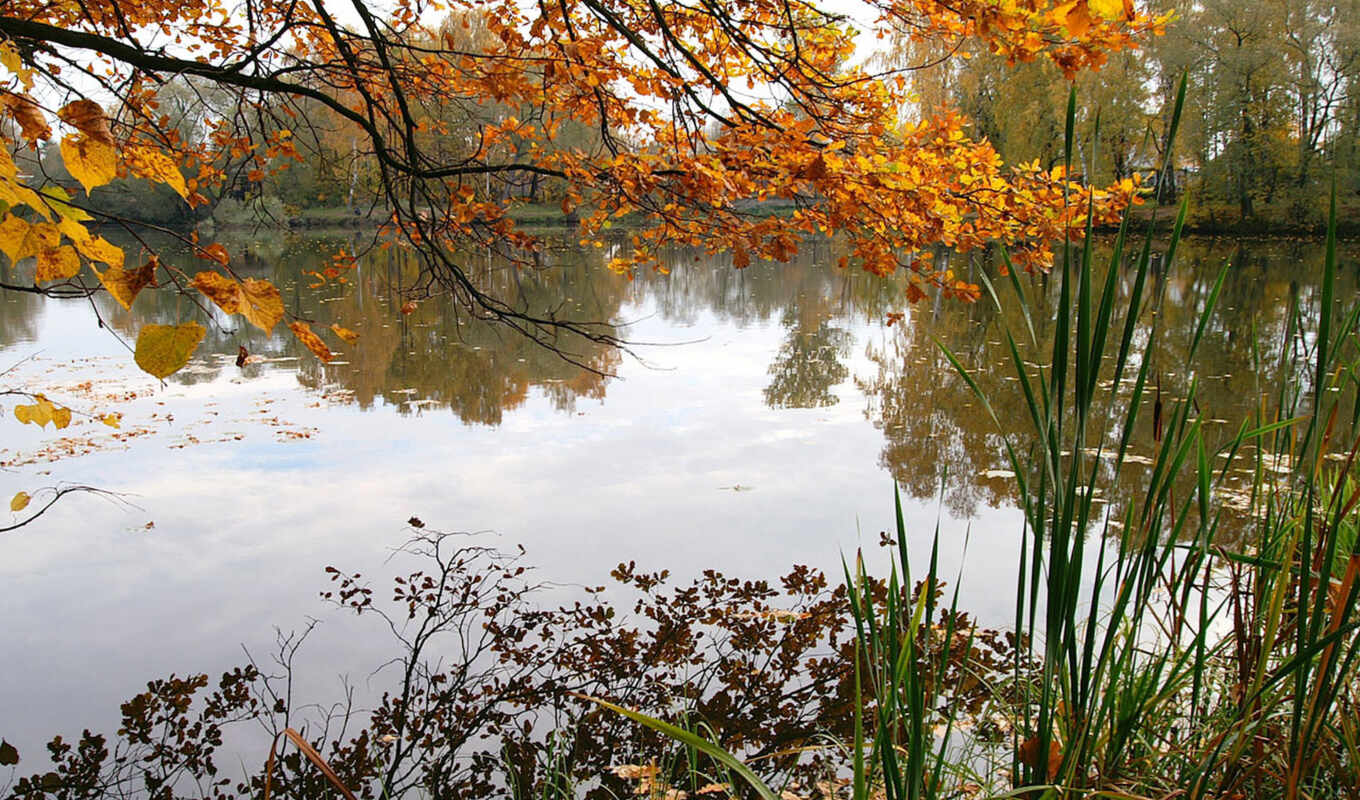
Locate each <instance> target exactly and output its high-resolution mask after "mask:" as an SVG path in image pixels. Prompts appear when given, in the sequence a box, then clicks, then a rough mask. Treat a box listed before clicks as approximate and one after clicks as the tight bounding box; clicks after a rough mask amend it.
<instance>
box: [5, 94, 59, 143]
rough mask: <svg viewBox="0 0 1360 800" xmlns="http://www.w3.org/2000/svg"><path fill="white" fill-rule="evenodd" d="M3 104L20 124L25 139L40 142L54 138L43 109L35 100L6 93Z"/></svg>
mask: <svg viewBox="0 0 1360 800" xmlns="http://www.w3.org/2000/svg"><path fill="white" fill-rule="evenodd" d="M3 102H4V105H5V108H6V109H8V110H9V113H10V114H11V115H12V116H13V117H14V121H15V122H17V123H19V131H20V132H21V133H22V134H23V135H24V138H25V139H27V140H29V141H30V142H40V141H46V140H48V139H50V138H52V127H51V126H50V125H48V124H47V119H46V118H45V117H43V113H42V108H41V107H40V106H39V105H38V103H37V101H35V100H34V99H33V98H31V97H29V96H28V95H26V94H16V93H15V92H5V95H4V98H3Z"/></svg>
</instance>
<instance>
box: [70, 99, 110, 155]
mask: <svg viewBox="0 0 1360 800" xmlns="http://www.w3.org/2000/svg"><path fill="white" fill-rule="evenodd" d="M57 116H58V117H60V118H61V121H62V122H65V123H66V124H67V125H70V126H71V127H73V128H75V129H76V130H78V131H80V132H81V133H83V134H85V135H86V136H88V137H89V138H90V139H93V140H94V141H96V142H99V143H100V144H102V145H105V146H107V147H108V148H109V149H110V150H112V149H113V132H112V131H110V130H109V118H108V117H107V116H105V114H104V107H103V106H101V105H99V104H98V103H96V102H95V101H93V100H77V101H75V102H74V103H67V104H66V105H64V106H62V108H61V110H60V111H58V112H57Z"/></svg>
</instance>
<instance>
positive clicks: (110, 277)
mask: <svg viewBox="0 0 1360 800" xmlns="http://www.w3.org/2000/svg"><path fill="white" fill-rule="evenodd" d="M159 266H160V262H159V261H157V260H156V258H155V256H152V258H151V260H150V261H148V262H146V263H145V264H143V265H142V266H140V267H138V268H136V269H131V270H125V269H123V268H122V267H109V268H108V269H106V270H104V271H103V272H102V273H100V275H99V282H100V283H102V284H104V288H105V289H107V290H108V291H109V294H111V295H113V299H114V300H117V301H118V304H119V305H120V306H122V307H123V308H126V309H128V310H131V309H132V301H133V300H136V299H137V293H138V292H140V291H141V290H142V289H144V288H146V287H147V286H154V285H155V284H156V268H157V267H159Z"/></svg>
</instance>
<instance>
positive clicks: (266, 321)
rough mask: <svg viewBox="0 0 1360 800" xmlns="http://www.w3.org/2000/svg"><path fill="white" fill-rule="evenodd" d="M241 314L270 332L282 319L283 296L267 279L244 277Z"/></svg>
mask: <svg viewBox="0 0 1360 800" xmlns="http://www.w3.org/2000/svg"><path fill="white" fill-rule="evenodd" d="M241 301H242V302H241V316H243V317H245V318H246V319H247V320H248V321H249V322H250V324H252V325H254V326H255V327H257V328H259V329H260V330H262V331H264V332H265V333H270V332H271V331H273V330H274V326H275V325H277V324H279V320H281V319H283V298H282V297H281V296H279V290H278V287H276V286H275V285H274V284H272V283H270V282H269V281H257V280H255V279H254V278H246V279H245V282H244V283H242V284H241Z"/></svg>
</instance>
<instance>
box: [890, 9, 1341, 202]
mask: <svg viewBox="0 0 1360 800" xmlns="http://www.w3.org/2000/svg"><path fill="white" fill-rule="evenodd" d="M1155 10H1156V11H1159V12H1160V11H1174V12H1175V15H1176V17H1175V20H1174V22H1172V23H1171V24H1170V25H1169V26H1168V28H1167V32H1166V34H1165V35H1164V36H1160V37H1155V38H1150V39H1148V40H1147V41H1145V42H1144V46H1143V48H1142V49H1140V50H1124V51H1120V52H1116V53H1111V54H1110V57H1109V63H1108V65H1107V66H1106V67H1105V68H1104V69H1103V70H1100V71H1099V72H1093V73H1082V74H1081V75H1079V76H1078V77H1077V78H1076V85H1077V92H1078V97H1079V109H1078V114H1079V129H1080V130H1081V132H1082V139H1081V141H1080V143H1079V151H1080V155H1081V159H1082V162H1083V164H1087V165H1088V166H1087V169H1089V170H1090V171H1091V172H1092V176H1091V177H1092V179H1093V180H1094V182H1095V183H1097V184H1100V183H1101V182H1102V181H1106V180H1108V179H1110V178H1123V177H1127V176H1128V175H1130V174H1132V173H1134V172H1147V171H1151V170H1154V169H1156V165H1159V164H1160V163H1161V161H1162V155H1163V153H1164V150H1165V147H1166V135H1167V127H1168V124H1169V122H1170V119H1169V117H1170V110H1171V107H1172V102H1173V100H1174V98H1175V94H1176V89H1177V85H1178V83H1179V81H1180V79H1181V76H1182V74H1184V75H1186V76H1187V77H1188V91H1187V99H1186V107H1185V113H1184V117H1183V121H1182V125H1181V129H1180V133H1179V135H1178V137H1177V138H1178V141H1177V142H1175V145H1174V147H1175V158H1174V161H1173V166H1174V168H1173V170H1172V173H1171V174H1169V175H1167V176H1165V178H1164V180H1163V198H1162V199H1163V201H1164V202H1165V201H1170V200H1176V199H1178V196H1179V195H1180V193H1181V192H1185V191H1189V192H1190V193H1191V206H1192V209H1194V212H1195V214H1196V215H1197V216H1198V217H1199V218H1200V219H1201V221H1204V222H1211V221H1213V220H1212V217H1213V216H1214V215H1219V219H1218V220H1217V221H1218V222H1225V221H1226V222H1232V221H1236V222H1254V223H1256V224H1258V225H1263V226H1270V225H1274V224H1285V225H1301V224H1307V225H1315V224H1318V223H1319V222H1320V221H1321V219H1322V217H1323V215H1324V214H1325V205H1326V203H1325V198H1326V195H1327V192H1328V191H1329V188H1330V185H1331V180H1332V177H1333V175H1334V174H1335V176H1336V178H1337V181H1338V189H1339V191H1340V192H1341V195H1342V198H1343V201H1344V200H1345V199H1347V198H1349V199H1351V200H1352V201H1354V200H1355V199H1356V195H1357V193H1360V2H1357V0H1265V1H1264V2H1242V1H1241V0H1195V1H1194V2H1191V1H1190V0H1169V2H1163V1H1162V0H1159V2H1157V3H1156V7H1155ZM944 46H945V45H943V44H941V43H938V42H935V43H929V44H927V45H921V44H919V43H911V42H900V43H898V46H897V47H895V48H894V49H893V51H892V53H891V61H892V62H893V63H894V66H919V65H929V64H930V63H931V62H932V60H934V59H937V58H942V57H943V56H944V55H945V52H944V51H943V50H942V49H941V48H942V47H944ZM965 51H966V52H965V53H964V55H965V57H964V58H948V59H944V60H943V61H942V63H941V64H940V65H938V66H926V67H925V68H923V69H919V70H916V71H915V72H914V73H913V75H914V85H915V89H916V91H917V93H918V94H919V96H920V103H921V107H922V109H923V113H929V111H930V110H932V109H934V108H937V107H940V106H952V107H954V108H957V109H959V110H960V111H962V112H963V113H964V114H966V115H967V116H969V117H970V118H971V119H972V120H973V124H974V126H975V133H976V134H977V135H980V136H985V137H987V138H988V139H990V140H991V141H992V143H993V144H994V145H995V146H996V147H997V149H998V151H999V152H1000V153H1001V155H1002V156H1003V157H1004V158H1005V159H1006V160H1007V161H1011V162H1027V161H1031V160H1038V161H1039V162H1040V164H1041V165H1043V166H1046V167H1051V166H1056V165H1058V164H1060V163H1061V161H1062V143H1063V128H1064V108H1065V101H1066V95H1067V92H1068V87H1069V84H1068V82H1067V81H1066V80H1064V78H1063V76H1062V74H1061V72H1060V71H1059V70H1058V69H1057V68H1055V67H1054V66H1053V64H1052V63H1051V62H1045V63H1039V62H1037V61H1036V62H1033V63H1030V64H1024V65H1020V67H1019V68H1018V69H1014V68H1008V67H1007V65H1006V63H1005V59H1004V58H1002V57H1000V56H996V55H993V54H991V53H989V52H987V51H986V50H985V49H982V48H978V47H971V48H965ZM1097 117H1099V128H1098V132H1097V124H1096V120H1097Z"/></svg>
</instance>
